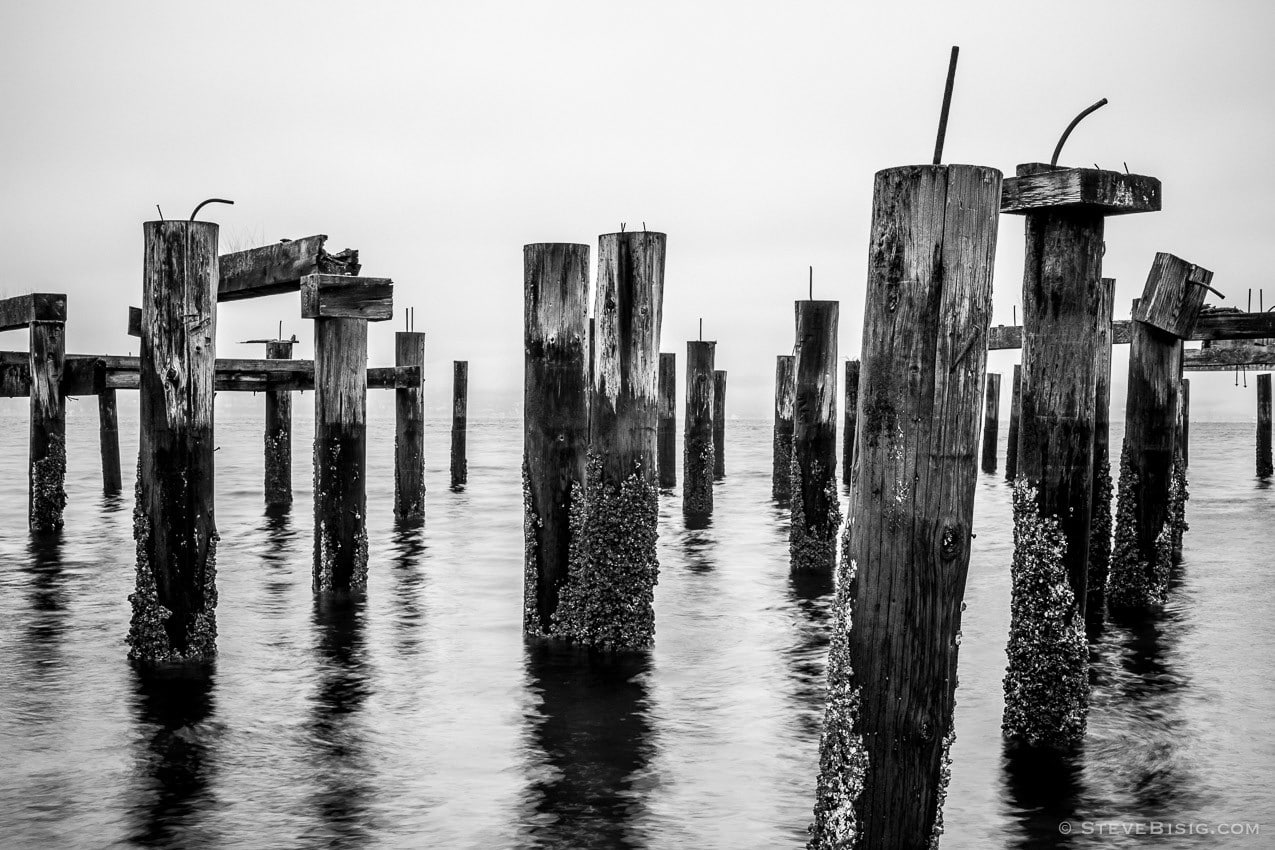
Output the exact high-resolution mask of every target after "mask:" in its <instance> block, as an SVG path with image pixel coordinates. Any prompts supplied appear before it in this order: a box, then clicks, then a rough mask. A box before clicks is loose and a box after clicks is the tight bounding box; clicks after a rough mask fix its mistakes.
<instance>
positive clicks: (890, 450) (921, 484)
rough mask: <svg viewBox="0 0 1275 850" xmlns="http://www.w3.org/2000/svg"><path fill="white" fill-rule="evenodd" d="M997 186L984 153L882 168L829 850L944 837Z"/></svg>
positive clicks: (842, 607) (825, 823)
mask: <svg viewBox="0 0 1275 850" xmlns="http://www.w3.org/2000/svg"><path fill="white" fill-rule="evenodd" d="M1000 186H1001V175H1000V172H998V171H996V170H995V169H991V168H982V167H978V166H969V165H953V166H912V167H906V168H895V169H889V170H886V171H881V172H878V173H877V176H876V186H875V192H874V196H873V216H872V231H871V241H870V243H869V251H868V288H867V289H868V291H867V299H866V306H865V309H864V332H863V349H862V354H861V357H862V370H861V372H860V389H859V408H860V412H859V428H858V435H857V438H856V442H857V444H858V447H857V461H856V480H855V482H854V484H853V486H852V487H851V499H850V504H851V509H850V516H851V519H850V523H849V526H848V527H847V529H846V532H845V537H844V549H843V554H842V558H841V562H840V568H839V569H840V575H839V577H838V583H837V600H836V604H835V606H834V611H835V620H834V624H833V631H832V635H831V647H830V652H829V656H828V705H827V710H826V713H825V717H824V728H823V735H822V738H821V741H820V773H819V780H818V790H817V801H816V804H815V823H814V827H813V829H812V837H811V839H810V843H809V845H808V846H809V847H810V848H814V850H826V849H830V848H834V847H835V848H841V847H851V846H855V847H863V848H868V847H871V848H915V847H928V846H932V842H933V841H935V840H936V838H937V835H938V834H939V833H941V832H942V801H943V799H944V797H945V796H946V782H947V778H946V777H947V769H946V765H947V764H948V751H949V748H950V746H951V743H952V738H953V734H954V733H953V726H952V711H953V706H954V704H955V688H956V669H957V648H958V645H959V643H960V623H961V608H962V607H963V603H962V597H963V596H964V592H965V578H966V573H967V571H968V567H969V553H970V538H971V535H972V523H973V511H974V488H975V483H976V478H977V474H978V466H977V464H978V458H977V451H978V425H979V413H980V409H981V400H982V399H981V396H982V386H983V372H984V367H985V365H986V349H985V347H984V340H986V333H987V324H988V321H989V319H990V317H991V283H992V261H993V256H994V252H995V242H996V228H997V218H998V216H997V203H998V201H999V198H1000ZM856 840H857V843H855V842H856Z"/></svg>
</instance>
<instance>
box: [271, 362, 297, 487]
mask: <svg viewBox="0 0 1275 850" xmlns="http://www.w3.org/2000/svg"><path fill="white" fill-rule="evenodd" d="M266 359H267V360H291V359H292V343H291V342H289V341H287V340H282V339H280V340H275V341H272V342H268V343H266ZM265 496H266V506H267V507H272V508H282V507H286V506H288V505H291V504H292V393H290V392H288V391H286V390H277V389H276V390H270V391H268V392H267V393H266V435H265Z"/></svg>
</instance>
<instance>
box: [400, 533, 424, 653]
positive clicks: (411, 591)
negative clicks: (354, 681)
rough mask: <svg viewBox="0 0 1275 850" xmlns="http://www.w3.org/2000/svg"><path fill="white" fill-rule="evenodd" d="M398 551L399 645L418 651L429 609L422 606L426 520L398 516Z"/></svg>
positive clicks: (412, 651)
mask: <svg viewBox="0 0 1275 850" xmlns="http://www.w3.org/2000/svg"><path fill="white" fill-rule="evenodd" d="M391 548H392V551H393V553H394V557H393V561H392V563H391V570H392V577H393V580H394V588H393V591H392V593H393V597H394V607H395V615H394V625H395V631H396V633H397V635H398V648H399V649H400V650H402V651H403V652H405V653H409V654H410V653H414V652H415V651H416V650H417V649H419V647H420V642H421V635H422V634H423V633H424V629H423V628H422V626H423V625H424V621H425V612H424V610H423V609H422V607H421V601H422V599H421V594H422V592H423V591H424V589H425V573H424V570H423V569H422V563H423V561H424V556H425V551H426V549H427V548H428V547H427V546H426V545H425V520H424V518H415V519H395V520H394V536H393V540H392V541H391Z"/></svg>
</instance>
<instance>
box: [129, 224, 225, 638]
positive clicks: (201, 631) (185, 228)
mask: <svg viewBox="0 0 1275 850" xmlns="http://www.w3.org/2000/svg"><path fill="white" fill-rule="evenodd" d="M217 233H218V228H217V225H216V224H212V223H209V222H204V221H172V220H170V221H148V222H146V223H145V224H144V225H143V234H144V237H145V243H146V245H145V253H144V256H143V266H142V328H141V330H142V338H141V357H140V376H139V384H138V400H139V406H140V411H141V439H140V448H139V451H138V469H137V499H136V503H135V505H136V506H135V508H134V511H133V535H134V538H135V539H136V541H137V589H136V590H135V591H134V593H133V594H132V595H131V596H129V601H130V602H132V606H133V615H132V622H131V624H130V626H129V633H128V644H129V657H130V658H132V659H134V660H137V661H143V662H161V661H182V660H198V659H204V658H209V657H211V656H213V655H215V654H216V651H217V646H216V640H217V620H216V607H217V585H216V580H217V540H218V535H217V523H216V518H215V515H214V503H213V493H214V486H213V483H214V482H213V472H214V467H215V464H214V461H213V452H214V450H215V446H214V444H213V387H214V379H215V368H216V356H217V352H216V338H217V311H216V293H217V282H218V264H217Z"/></svg>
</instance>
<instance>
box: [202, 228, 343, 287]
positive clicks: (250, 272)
mask: <svg viewBox="0 0 1275 850" xmlns="http://www.w3.org/2000/svg"><path fill="white" fill-rule="evenodd" d="M327 239H328V237H326V236H323V235H319V236H307V237H305V238H304V239H293V240H291V241H286V242H277V243H275V244H274V245H266V246H265V247H263V248H251V249H249V250H247V251H236V252H235V253H233V254H222V255H221V257H220V258H218V267H219V272H220V277H221V280H220V283H218V285H217V300H218V301H239V300H241V299H244V298H258V297H260V296H263V295H277V294H278V293H280V292H296V291H297V290H298V289H300V288H301V279H302V278H303V277H305V276H306V275H312V274H336V275H356V274H358V273H359V270H360V269H361V268H362V266H360V265H359V252H358V251H357V250H354V249H348V248H347V249H346V250H344V251H342V252H341V253H339V254H329V253H328V252H327V251H325V250H324V248H323V245H324V243H325V242H326V241H327Z"/></svg>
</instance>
